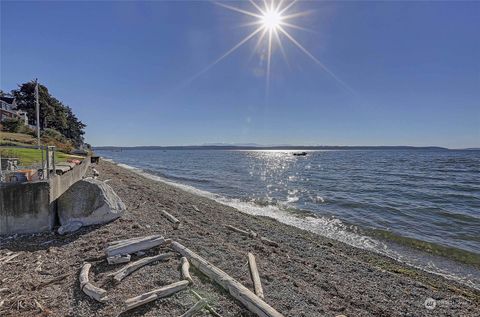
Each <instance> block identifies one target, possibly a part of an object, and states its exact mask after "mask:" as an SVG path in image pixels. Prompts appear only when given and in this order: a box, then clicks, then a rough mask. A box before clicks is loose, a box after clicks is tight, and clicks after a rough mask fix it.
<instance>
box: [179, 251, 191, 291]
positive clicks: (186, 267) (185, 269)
mask: <svg viewBox="0 0 480 317" xmlns="http://www.w3.org/2000/svg"><path fill="white" fill-rule="evenodd" d="M180 265H181V266H182V267H181V271H182V278H183V279H184V280H187V281H189V282H190V284H193V279H192V277H191V276H190V263H188V260H187V258H186V257H184V256H183V257H182V258H181V259H180Z"/></svg>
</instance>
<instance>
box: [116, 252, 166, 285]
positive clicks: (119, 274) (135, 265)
mask: <svg viewBox="0 0 480 317" xmlns="http://www.w3.org/2000/svg"><path fill="white" fill-rule="evenodd" d="M172 255H173V253H164V254H159V255H155V256H151V257H147V258H143V259H140V260H138V261H135V262H132V263H130V264H127V265H126V266H124V267H123V268H121V269H120V270H118V271H116V272H114V273H111V274H109V276H113V279H114V280H115V281H116V282H120V281H121V280H123V279H124V278H125V277H127V276H128V275H130V274H132V273H133V272H135V271H136V270H138V269H139V268H141V267H142V266H145V265H147V264H149V263H152V262H155V261H160V260H165V259H168V258H170V257H171V256H172Z"/></svg>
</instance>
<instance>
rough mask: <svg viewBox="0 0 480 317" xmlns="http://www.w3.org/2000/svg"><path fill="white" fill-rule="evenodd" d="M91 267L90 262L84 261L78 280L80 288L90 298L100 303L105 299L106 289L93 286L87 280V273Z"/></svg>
mask: <svg viewBox="0 0 480 317" xmlns="http://www.w3.org/2000/svg"><path fill="white" fill-rule="evenodd" d="M91 267H92V265H91V264H90V263H85V264H84V265H83V267H82V270H81V271H80V276H79V278H78V279H79V281H80V289H81V290H82V291H83V292H84V293H85V294H87V295H88V296H89V297H90V298H93V299H94V300H96V301H98V302H100V303H104V302H105V301H106V300H107V291H106V290H104V289H101V288H99V287H96V286H94V285H93V284H92V283H90V282H89V280H88V273H89V272H90V268H91Z"/></svg>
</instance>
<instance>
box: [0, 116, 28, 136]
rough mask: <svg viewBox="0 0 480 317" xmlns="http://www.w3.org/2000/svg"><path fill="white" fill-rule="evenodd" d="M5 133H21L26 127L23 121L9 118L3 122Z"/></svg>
mask: <svg viewBox="0 0 480 317" xmlns="http://www.w3.org/2000/svg"><path fill="white" fill-rule="evenodd" d="M2 126H3V131H6V132H14V133H20V130H21V129H22V127H24V126H25V125H24V123H23V121H21V120H19V119H15V118H7V119H5V120H3V121H2Z"/></svg>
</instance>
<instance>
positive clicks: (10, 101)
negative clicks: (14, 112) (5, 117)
mask: <svg viewBox="0 0 480 317" xmlns="http://www.w3.org/2000/svg"><path fill="white" fill-rule="evenodd" d="M0 100H1V101H3V102H6V103H8V104H10V105H12V104H13V102H14V101H15V97H5V96H3V97H0Z"/></svg>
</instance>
